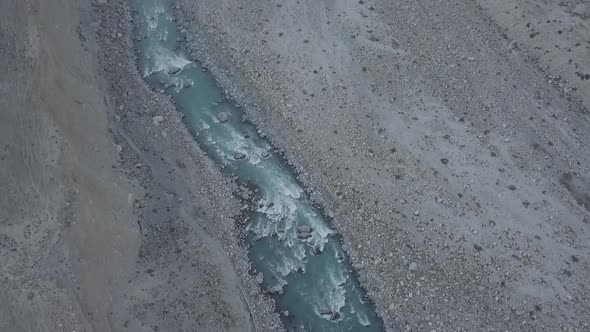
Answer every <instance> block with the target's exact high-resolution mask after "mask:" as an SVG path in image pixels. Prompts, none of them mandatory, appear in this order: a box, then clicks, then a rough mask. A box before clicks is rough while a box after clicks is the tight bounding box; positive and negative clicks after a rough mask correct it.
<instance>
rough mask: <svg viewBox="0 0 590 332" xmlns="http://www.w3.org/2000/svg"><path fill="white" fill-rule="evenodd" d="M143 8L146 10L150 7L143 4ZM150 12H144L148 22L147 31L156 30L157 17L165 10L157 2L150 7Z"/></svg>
mask: <svg viewBox="0 0 590 332" xmlns="http://www.w3.org/2000/svg"><path fill="white" fill-rule="evenodd" d="M143 8H144V9H145V10H148V9H149V8H150V7H148V6H145V7H143ZM152 9H153V11H152V12H144V17H146V18H147V22H148V31H150V32H153V31H156V29H157V28H158V22H159V17H160V15H161V14H164V13H165V12H166V10H165V8H164V5H163V4H157V5H154V6H153V7H152Z"/></svg>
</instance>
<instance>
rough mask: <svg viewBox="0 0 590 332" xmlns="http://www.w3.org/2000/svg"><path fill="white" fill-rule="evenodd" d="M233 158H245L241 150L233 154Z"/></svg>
mask: <svg viewBox="0 0 590 332" xmlns="http://www.w3.org/2000/svg"><path fill="white" fill-rule="evenodd" d="M234 159H235V160H242V159H246V155H245V154H243V153H241V152H238V153H236V154H234Z"/></svg>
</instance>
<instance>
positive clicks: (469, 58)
mask: <svg viewBox="0 0 590 332" xmlns="http://www.w3.org/2000/svg"><path fill="white" fill-rule="evenodd" d="M467 60H469V61H475V58H474V57H472V56H469V57H467Z"/></svg>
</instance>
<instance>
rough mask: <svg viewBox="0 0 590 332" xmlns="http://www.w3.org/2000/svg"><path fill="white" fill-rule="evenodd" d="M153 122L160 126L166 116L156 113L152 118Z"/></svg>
mask: <svg viewBox="0 0 590 332" xmlns="http://www.w3.org/2000/svg"><path fill="white" fill-rule="evenodd" d="M152 122H153V123H154V126H158V125H160V124H161V123H162V122H164V117H163V116H161V115H156V116H154V117H153V118H152Z"/></svg>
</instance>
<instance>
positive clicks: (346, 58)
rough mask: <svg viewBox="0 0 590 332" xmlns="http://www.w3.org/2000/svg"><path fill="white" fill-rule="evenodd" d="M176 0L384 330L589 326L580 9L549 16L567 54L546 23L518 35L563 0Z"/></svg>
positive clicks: (202, 56) (197, 43) (187, 27)
mask: <svg viewBox="0 0 590 332" xmlns="http://www.w3.org/2000/svg"><path fill="white" fill-rule="evenodd" d="M522 3H525V2H524V1H522ZM178 4H179V7H178V9H179V10H178V11H177V12H178V14H179V16H180V17H181V18H182V20H181V25H182V27H183V29H184V33H185V35H186V37H187V38H188V40H189V42H190V46H191V48H192V51H193V55H194V57H195V58H196V59H198V60H201V61H203V62H204V63H206V64H207V65H208V66H209V67H210V69H211V70H212V72H213V73H214V74H215V75H216V77H217V78H218V80H219V82H220V83H221V84H222V85H223V86H224V87H225V88H226V89H227V91H228V92H229V93H230V95H232V96H233V98H235V99H236V101H237V102H239V103H240V104H242V105H245V106H246V109H247V112H248V115H249V117H250V119H251V120H252V121H253V122H254V123H256V124H257V125H258V126H259V127H260V128H261V129H262V130H263V131H264V132H265V133H267V134H268V136H269V137H270V138H271V139H272V140H273V142H274V143H275V144H276V145H277V146H278V147H279V148H281V149H282V150H284V151H285V152H286V153H287V156H288V158H289V160H290V161H291V162H292V163H293V164H295V167H296V168H297V169H298V170H299V173H300V175H301V179H302V180H303V182H304V183H305V184H306V185H307V186H308V190H309V191H310V192H312V193H313V194H312V196H313V197H314V198H315V199H316V200H317V201H318V202H319V203H321V204H322V205H324V206H325V207H327V208H329V209H330V210H331V211H332V212H333V213H334V214H335V216H336V220H335V227H336V228H337V229H338V230H339V231H340V232H341V233H342V234H343V236H344V241H345V244H346V247H347V248H348V251H349V253H350V254H351V256H352V258H353V261H354V262H355V267H356V268H357V269H359V270H360V272H361V280H362V281H363V284H364V285H365V286H366V288H367V289H368V291H369V295H370V296H371V297H372V298H373V300H374V301H375V303H376V307H377V310H378V312H379V313H380V314H381V315H382V317H383V318H384V320H385V323H386V326H387V327H388V329H390V330H392V331H394V330H399V329H408V330H425V331H430V330H442V331H446V330H530V331H539V330H547V331H555V330H560V329H565V330H567V329H573V330H580V331H581V330H586V329H588V324H589V323H590V321H589V319H590V316H589V310H590V305H589V303H588V298H589V294H588V286H587V285H588V278H589V276H590V273H589V272H590V271H588V265H587V262H588V258H589V257H588V243H589V242H588V232H589V231H590V229H589V227H590V226H589V225H588V223H589V221H588V220H590V219H589V214H588V208H589V207H590V205H589V201H588V197H589V196H588V195H589V194H588V189H590V184H589V182H588V180H589V173H588V168H587V165H588V162H589V161H590V160H589V159H590V154H589V153H588V149H587V147H588V143H590V142H589V140H590V138H589V137H590V135H589V132H588V131H589V129H588V128H589V126H588V119H587V116H586V113H585V105H584V102H586V101H587V96H588V95H590V93H589V91H588V86H587V82H586V80H585V79H584V80H581V79H580V78H579V77H577V76H576V75H577V74H575V72H574V73H573V74H572V71H578V72H580V73H585V72H587V71H588V70H589V68H588V66H587V65H586V63H587V61H588V57H587V55H588V40H587V36H588V34H587V33H586V31H587V30H586V29H587V28H586V25H585V24H587V21H585V18H584V17H586V16H580V15H578V14H568V15H569V16H568V17H570V21H571V22H574V23H571V24H574V25H576V26H575V28H573V29H572V30H569V29H567V32H563V33H562V34H559V32H556V33H557V35H561V36H562V37H561V38H562V39H561V41H562V42H564V43H566V41H567V44H568V45H569V44H574V45H576V44H578V43H579V44H580V45H579V46H577V48H576V50H575V51H572V52H568V51H567V50H566V51H565V52H567V55H565V53H562V51H561V50H560V49H558V50H553V46H551V50H548V48H549V45H551V43H553V41H552V38H553V34H554V32H555V31H552V30H551V29H553V28H549V27H545V26H544V24H541V23H535V24H536V25H535V29H536V30H538V31H541V29H546V30H543V32H546V33H540V34H538V35H537V36H536V37H535V38H529V37H528V35H527V37H526V38H524V37H523V36H524V33H525V32H524V31H525V30H526V29H528V27H527V26H526V23H524V21H527V22H528V21H529V20H530V21H533V20H534V21H535V22H537V21H547V20H549V21H551V22H553V20H557V21H559V20H561V21H562V23H563V24H564V25H568V24H570V23H568V22H570V21H568V22H563V20H562V19H559V18H558V17H557V16H559V15H562V14H563V13H568V12H571V8H574V7H577V5H575V6H574V4H573V3H572V5H571V6H569V5H568V6H566V7H560V8H561V10H559V11H555V10H549V9H548V8H553V7H552V6H550V5H547V4H544V3H543V2H541V1H529V2H526V3H525V4H521V2H520V1H509V2H502V3H501V4H500V3H499V2H493V1H489V2H487V1H482V2H481V5H486V6H487V7H486V9H484V8H483V7H481V6H480V4H478V3H476V2H473V1H450V0H449V1H437V2H432V1H412V2H391V1H379V0H375V1H357V0H354V1H353V0H349V1H297V2H287V3H286V2H282V1H265V2H259V1H245V0H226V1H221V2H220V1H208V0H202V1H193V0H180V1H178ZM519 6H520V7H519ZM514 7H518V8H519V10H518V11H517V12H518V14H519V15H525V17H526V20H521V21H519V19H518V18H516V17H513V16H510V19H508V18H506V17H504V15H505V13H506V12H510V13H514V11H513V8H514ZM543 8H545V9H543ZM576 10H581V9H579V8H578V9H576ZM523 11H524V13H523ZM564 15H565V14H564ZM516 21H519V25H515V24H514V23H515V22H516ZM576 22H577V23H576ZM521 24H522V25H521ZM541 26H543V28H542V27H541ZM552 26H557V24H554V25H552ZM564 29H565V28H564ZM505 31H506V32H505ZM549 31H551V34H550V33H549ZM564 31H566V30H564ZM527 38H528V39H527ZM514 40H516V42H513V41H514ZM537 43H544V45H545V46H543V47H544V48H545V49H543V48H541V49H539V48H538V45H537ZM572 47H573V46H572ZM546 52H547V53H546ZM541 53H542V54H544V55H543V56H540V54H541ZM566 56H567V58H572V63H574V65H572V66H570V67H564V66H558V65H557V63H556V61H557V60H559V62H560V63H562V62H564V61H565V62H566V63H567V62H568V61H569V60H566V59H564V57H566ZM552 59H553V60H552ZM576 66H577V67H576ZM574 67H576V68H575V70H574ZM541 68H543V71H542V70H541ZM566 72H567V74H566ZM548 75H551V76H550V77H553V78H548V77H549V76H548ZM584 75H585V74H584ZM557 76H561V79H559V80H558V79H556V77H557ZM562 83H563V84H562ZM414 263H415V264H414ZM410 267H411V268H410ZM416 267H417V268H416Z"/></svg>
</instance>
